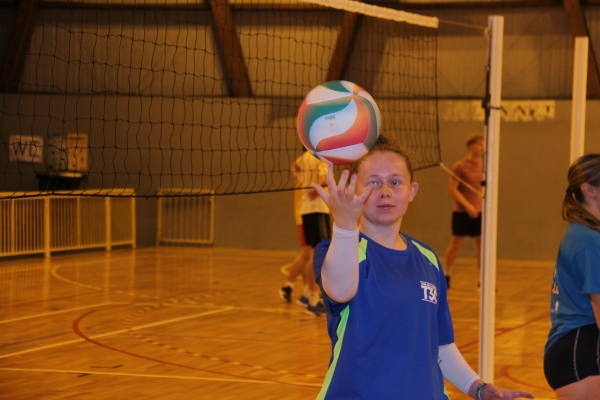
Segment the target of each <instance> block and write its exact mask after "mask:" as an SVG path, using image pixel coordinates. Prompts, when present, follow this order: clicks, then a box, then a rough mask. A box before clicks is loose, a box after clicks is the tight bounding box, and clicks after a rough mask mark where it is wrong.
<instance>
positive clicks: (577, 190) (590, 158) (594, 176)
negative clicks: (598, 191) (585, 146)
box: [562, 154, 600, 232]
mask: <svg viewBox="0 0 600 400" xmlns="http://www.w3.org/2000/svg"><path fill="white" fill-rule="evenodd" d="M568 181H569V186H568V187H567V191H566V194H565V198H564V200H563V206H562V217H563V219H564V220H565V221H570V222H581V223H582V224H584V225H586V226H588V227H589V228H591V229H594V230H596V231H599V232H600V221H598V219H597V218H596V217H594V216H593V215H592V214H590V213H589V212H588V211H586V210H585V208H583V206H582V204H583V203H584V202H585V195H584V194H583V192H582V190H581V185H583V184H584V183H588V184H590V185H592V186H594V187H600V154H586V155H584V156H581V157H579V158H578V159H577V160H575V162H574V163H573V164H572V165H571V167H570V168H569V173H568Z"/></svg>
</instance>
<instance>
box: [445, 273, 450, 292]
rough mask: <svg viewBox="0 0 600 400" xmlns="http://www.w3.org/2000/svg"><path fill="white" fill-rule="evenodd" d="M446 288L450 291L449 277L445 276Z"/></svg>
mask: <svg viewBox="0 0 600 400" xmlns="http://www.w3.org/2000/svg"><path fill="white" fill-rule="evenodd" d="M446 287H447V288H448V289H450V276H448V275H446Z"/></svg>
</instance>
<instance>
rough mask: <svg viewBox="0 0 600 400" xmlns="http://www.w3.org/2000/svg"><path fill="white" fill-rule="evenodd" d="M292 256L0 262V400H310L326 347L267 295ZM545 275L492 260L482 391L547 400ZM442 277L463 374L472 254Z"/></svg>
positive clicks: (470, 325) (322, 327)
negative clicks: (490, 382)
mask: <svg viewBox="0 0 600 400" xmlns="http://www.w3.org/2000/svg"><path fill="white" fill-rule="evenodd" d="M294 256H295V252H294V251H266V250H263V251H260V250H246V249H223V248H215V249H213V248H196V247H160V248H145V249H137V250H131V249H122V250H114V251H112V252H108V253H106V252H103V251H100V252H85V253H78V254H66V255H53V256H52V258H50V259H44V258H41V257H31V258H21V259H17V260H15V259H12V260H4V261H0V325H1V328H0V398H2V399H125V398H127V399H187V398H194V399H277V400H281V399H312V398H315V397H316V395H317V393H318V391H319V387H320V384H321V382H322V380H323V377H324V375H325V373H326V369H327V363H328V360H329V355H330V343H329V340H328V337H327V332H326V323H325V318H324V317H311V316H308V315H306V314H305V313H304V309H302V308H301V307H299V306H297V305H295V304H291V305H288V304H284V303H282V302H281V301H280V299H279V297H278V295H277V289H278V288H279V286H280V285H281V283H282V282H283V281H284V278H285V276H284V271H285V269H286V268H287V267H288V263H289V262H290V261H291V260H292V259H293V257H294ZM552 268H553V264H552V263H551V262H523V261H519V262H517V261H503V260H500V261H499V262H498V291H497V309H496V310H497V311H496V317H497V328H496V384H497V385H499V386H502V387H505V388H514V389H517V388H519V389H524V390H527V391H531V392H533V393H534V394H535V395H536V396H537V398H538V399H555V398H556V397H555V396H554V393H553V392H552V391H551V390H550V388H549V387H548V385H547V383H546V381H545V379H544V376H543V371H542V352H543V346H544V343H545V338H546V334H547V331H548V328H549V318H548V305H547V302H548V297H549V282H550V279H551V276H552ZM452 279H453V281H452V289H451V290H450V294H449V297H450V305H451V309H452V313H453V317H454V324H455V330H456V338H457V340H456V343H457V346H458V347H459V348H460V349H461V351H462V352H463V354H464V355H465V358H466V359H467V361H468V362H469V363H470V364H471V366H473V367H474V368H475V369H477V352H478V327H479V325H478V307H479V297H478V291H477V279H478V277H477V268H476V266H475V264H474V260H472V259H460V260H459V263H458V264H457V265H456V268H455V270H454V273H453V278H452ZM300 286H301V285H300V284H298V285H297V286H296V288H297V289H298V290H296V292H299V291H300ZM297 295H298V293H294V298H297ZM448 391H449V393H450V395H451V399H453V400H454V399H467V398H468V397H467V396H464V395H462V394H461V393H459V392H458V391H457V390H456V389H455V388H454V387H452V386H451V385H448Z"/></svg>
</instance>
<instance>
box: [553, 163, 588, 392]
mask: <svg viewBox="0 0 600 400" xmlns="http://www.w3.org/2000/svg"><path fill="white" fill-rule="evenodd" d="M568 180H569V186H568V188H567V191H566V195H565V198H564V201H563V209H562V216H563V219H564V220H566V221H569V225H568V226H567V230H566V232H565V234H564V236H563V239H562V241H561V243H560V248H559V250H558V257H557V259H556V267H555V269H554V280H553V282H552V294H551V303H550V319H551V321H552V327H551V328H550V333H549V334H548V342H547V343H546V347H545V351H544V372H545V374H546V379H547V380H548V383H549V384H550V386H551V387H552V388H553V389H554V390H556V394H557V396H558V399H578V400H580V399H581V400H585V399H599V398H600V335H599V332H598V327H599V326H600V265H599V263H600V154H588V155H585V156H583V157H580V158H579V159H578V160H576V161H575V162H574V163H573V165H571V167H570V168H569V174H568Z"/></svg>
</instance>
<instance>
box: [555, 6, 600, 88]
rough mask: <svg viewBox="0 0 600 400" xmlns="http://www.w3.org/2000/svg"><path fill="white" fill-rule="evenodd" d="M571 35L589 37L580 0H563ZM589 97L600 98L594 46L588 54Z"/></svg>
mask: <svg viewBox="0 0 600 400" xmlns="http://www.w3.org/2000/svg"><path fill="white" fill-rule="evenodd" d="M563 4H564V6H565V11H566V12H567V18H568V19H569V25H570V27H571V33H572V34H573V38H576V37H578V36H585V37H589V33H588V29H587V25H586V23H585V16H584V15H583V10H582V9H581V3H580V2H579V0H563ZM587 97H594V98H595V97H600V79H599V78H598V64H597V62H596V57H595V55H594V51H593V48H592V46H590V47H589V52H588V75H587Z"/></svg>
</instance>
